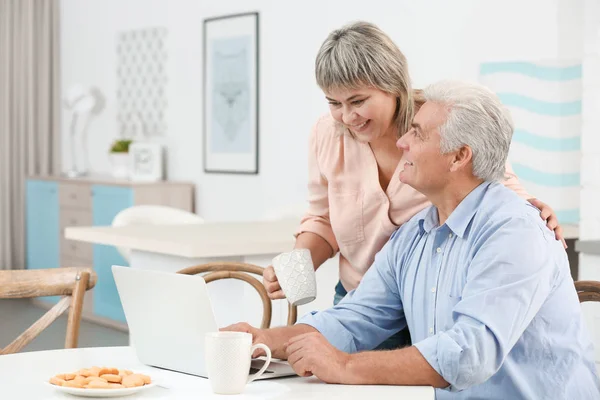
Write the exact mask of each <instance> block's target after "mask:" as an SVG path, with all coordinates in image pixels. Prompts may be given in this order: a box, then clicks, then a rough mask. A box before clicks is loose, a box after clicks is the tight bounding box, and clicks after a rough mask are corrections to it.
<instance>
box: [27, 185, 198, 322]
mask: <svg viewBox="0 0 600 400" xmlns="http://www.w3.org/2000/svg"><path fill="white" fill-rule="evenodd" d="M193 192H194V188H193V185H190V184H187V183H177V182H151V183H147V182H129V181H118V180H113V179H110V178H109V179H102V178H98V179H93V178H81V179H66V178H60V177H47V176H46V177H32V178H29V179H28V180H27V187H26V230H27V233H26V241H27V247H26V262H27V268H29V269H47V268H58V267H60V266H88V267H89V266H93V267H94V270H95V271H96V274H97V276H98V280H97V281H96V286H95V287H94V289H93V290H91V291H89V292H87V293H86V300H85V303H84V308H83V317H84V318H87V317H89V318H90V319H91V320H93V321H97V322H99V323H103V322H105V321H106V320H111V321H114V322H119V323H124V322H125V316H124V313H123V309H122V307H121V301H120V299H119V294H118V292H117V288H116V286H115V281H114V278H113V275H112V269H111V267H112V266H113V265H125V266H126V265H127V262H126V261H125V259H124V258H123V257H122V256H121V254H120V253H119V252H118V251H117V249H116V248H115V247H113V246H105V245H96V244H94V245H92V244H90V243H85V242H80V241H70V240H68V239H66V238H64V235H63V229H65V228H66V227H69V226H90V225H93V226H110V225H112V222H113V219H114V218H115V216H116V215H117V214H118V213H119V212H121V211H123V210H124V209H126V208H129V207H132V206H135V205H139V204H159V205H165V206H170V207H176V208H180V209H183V210H187V211H192V210H193V207H192V202H193ZM41 300H42V301H45V302H56V301H58V297H57V296H55V297H48V298H42V299H41ZM96 317H102V318H96Z"/></svg>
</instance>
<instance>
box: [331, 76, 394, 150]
mask: <svg viewBox="0 0 600 400" xmlns="http://www.w3.org/2000/svg"><path fill="white" fill-rule="evenodd" d="M325 97H326V98H327V101H328V102H329V110H330V111H331V115H332V116H333V118H334V119H335V120H336V121H338V122H340V123H341V124H343V125H344V126H346V127H347V128H348V129H350V131H351V132H352V133H353V134H354V137H355V138H356V140H358V141H359V142H363V143H368V142H372V141H374V140H376V139H379V138H380V137H382V136H384V135H392V136H393V137H396V134H397V128H396V127H395V125H394V121H393V118H394V113H395V111H396V97H395V96H394V95H392V94H389V93H386V92H384V91H382V90H379V89H375V88H371V87H364V88H359V89H335V90H329V91H327V92H325Z"/></svg>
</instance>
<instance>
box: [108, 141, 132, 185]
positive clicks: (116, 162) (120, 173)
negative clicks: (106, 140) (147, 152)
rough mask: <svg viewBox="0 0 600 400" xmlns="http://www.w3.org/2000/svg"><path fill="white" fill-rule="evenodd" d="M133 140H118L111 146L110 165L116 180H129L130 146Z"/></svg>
mask: <svg viewBox="0 0 600 400" xmlns="http://www.w3.org/2000/svg"><path fill="white" fill-rule="evenodd" d="M131 142H132V140H131V139H117V140H115V141H114V142H113V144H112V145H111V146H110V164H111V166H112V175H113V176H114V177H115V178H120V179H127V178H129V145H130V144H131Z"/></svg>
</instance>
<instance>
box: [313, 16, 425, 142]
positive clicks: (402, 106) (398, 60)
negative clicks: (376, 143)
mask: <svg viewBox="0 0 600 400" xmlns="http://www.w3.org/2000/svg"><path fill="white" fill-rule="evenodd" d="M315 75H316V78H317V84H318V85H319V87H320V88H321V89H322V90H323V91H325V92H327V91H330V90H335V89H358V88H360V87H362V86H370V87H374V88H377V89H379V90H382V91H384V92H386V93H390V94H392V95H394V96H396V113H395V115H394V122H395V124H396V125H397V127H398V136H402V135H403V134H404V133H405V132H407V131H408V130H409V129H410V124H411V122H412V118H413V116H414V113H415V100H417V101H418V102H421V101H422V99H421V96H420V93H413V90H412V87H411V83H410V76H409V74H408V65H407V63H406V57H404V54H402V52H401V51H400V49H399V48H398V46H396V44H395V43H394V42H393V41H392V39H390V37H389V36H388V35H386V34H385V33H383V31H382V30H381V29H379V28H378V27H377V26H376V25H374V24H371V23H369V22H362V21H359V22H354V23H351V24H348V25H345V26H343V27H341V28H340V29H336V30H334V31H333V32H331V33H330V34H329V36H328V37H327V39H325V42H323V44H322V45H321V48H320V49H319V53H318V54H317V59H316V61H315ZM415 97H418V98H415ZM418 105H420V104H417V106H418Z"/></svg>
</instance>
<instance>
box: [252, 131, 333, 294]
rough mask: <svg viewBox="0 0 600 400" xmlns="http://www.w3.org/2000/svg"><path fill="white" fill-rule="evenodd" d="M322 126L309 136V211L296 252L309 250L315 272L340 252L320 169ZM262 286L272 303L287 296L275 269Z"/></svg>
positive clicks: (266, 274)
mask: <svg viewBox="0 0 600 400" xmlns="http://www.w3.org/2000/svg"><path fill="white" fill-rule="evenodd" d="M319 122H320V120H319V121H318V122H317V123H316V124H315V126H314V127H313V129H312V132H311V134H310V139H309V148H308V211H307V213H306V214H305V215H304V217H303V218H302V221H301V223H300V227H299V228H298V230H297V232H296V244H295V245H294V248H295V249H309V250H310V254H311V257H312V262H313V266H314V267H315V270H316V269H317V268H319V267H320V266H321V264H323V263H324V262H325V261H326V260H327V259H328V258H330V257H333V256H334V255H335V253H337V251H338V250H339V248H338V244H337V241H336V239H335V235H334V234H333V230H332V228H331V222H330V221H329V194H328V186H329V184H328V182H327V179H326V177H325V176H324V175H323V174H322V173H321V168H320V167H319V147H320V142H319ZM263 284H264V286H265V288H266V289H267V293H268V294H269V297H270V298H271V299H283V298H284V297H285V295H284V294H283V291H282V290H281V286H280V285H279V282H278V280H277V276H276V275H275V270H274V269H273V267H272V266H269V267H267V268H266V269H265V271H264V273H263Z"/></svg>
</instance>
